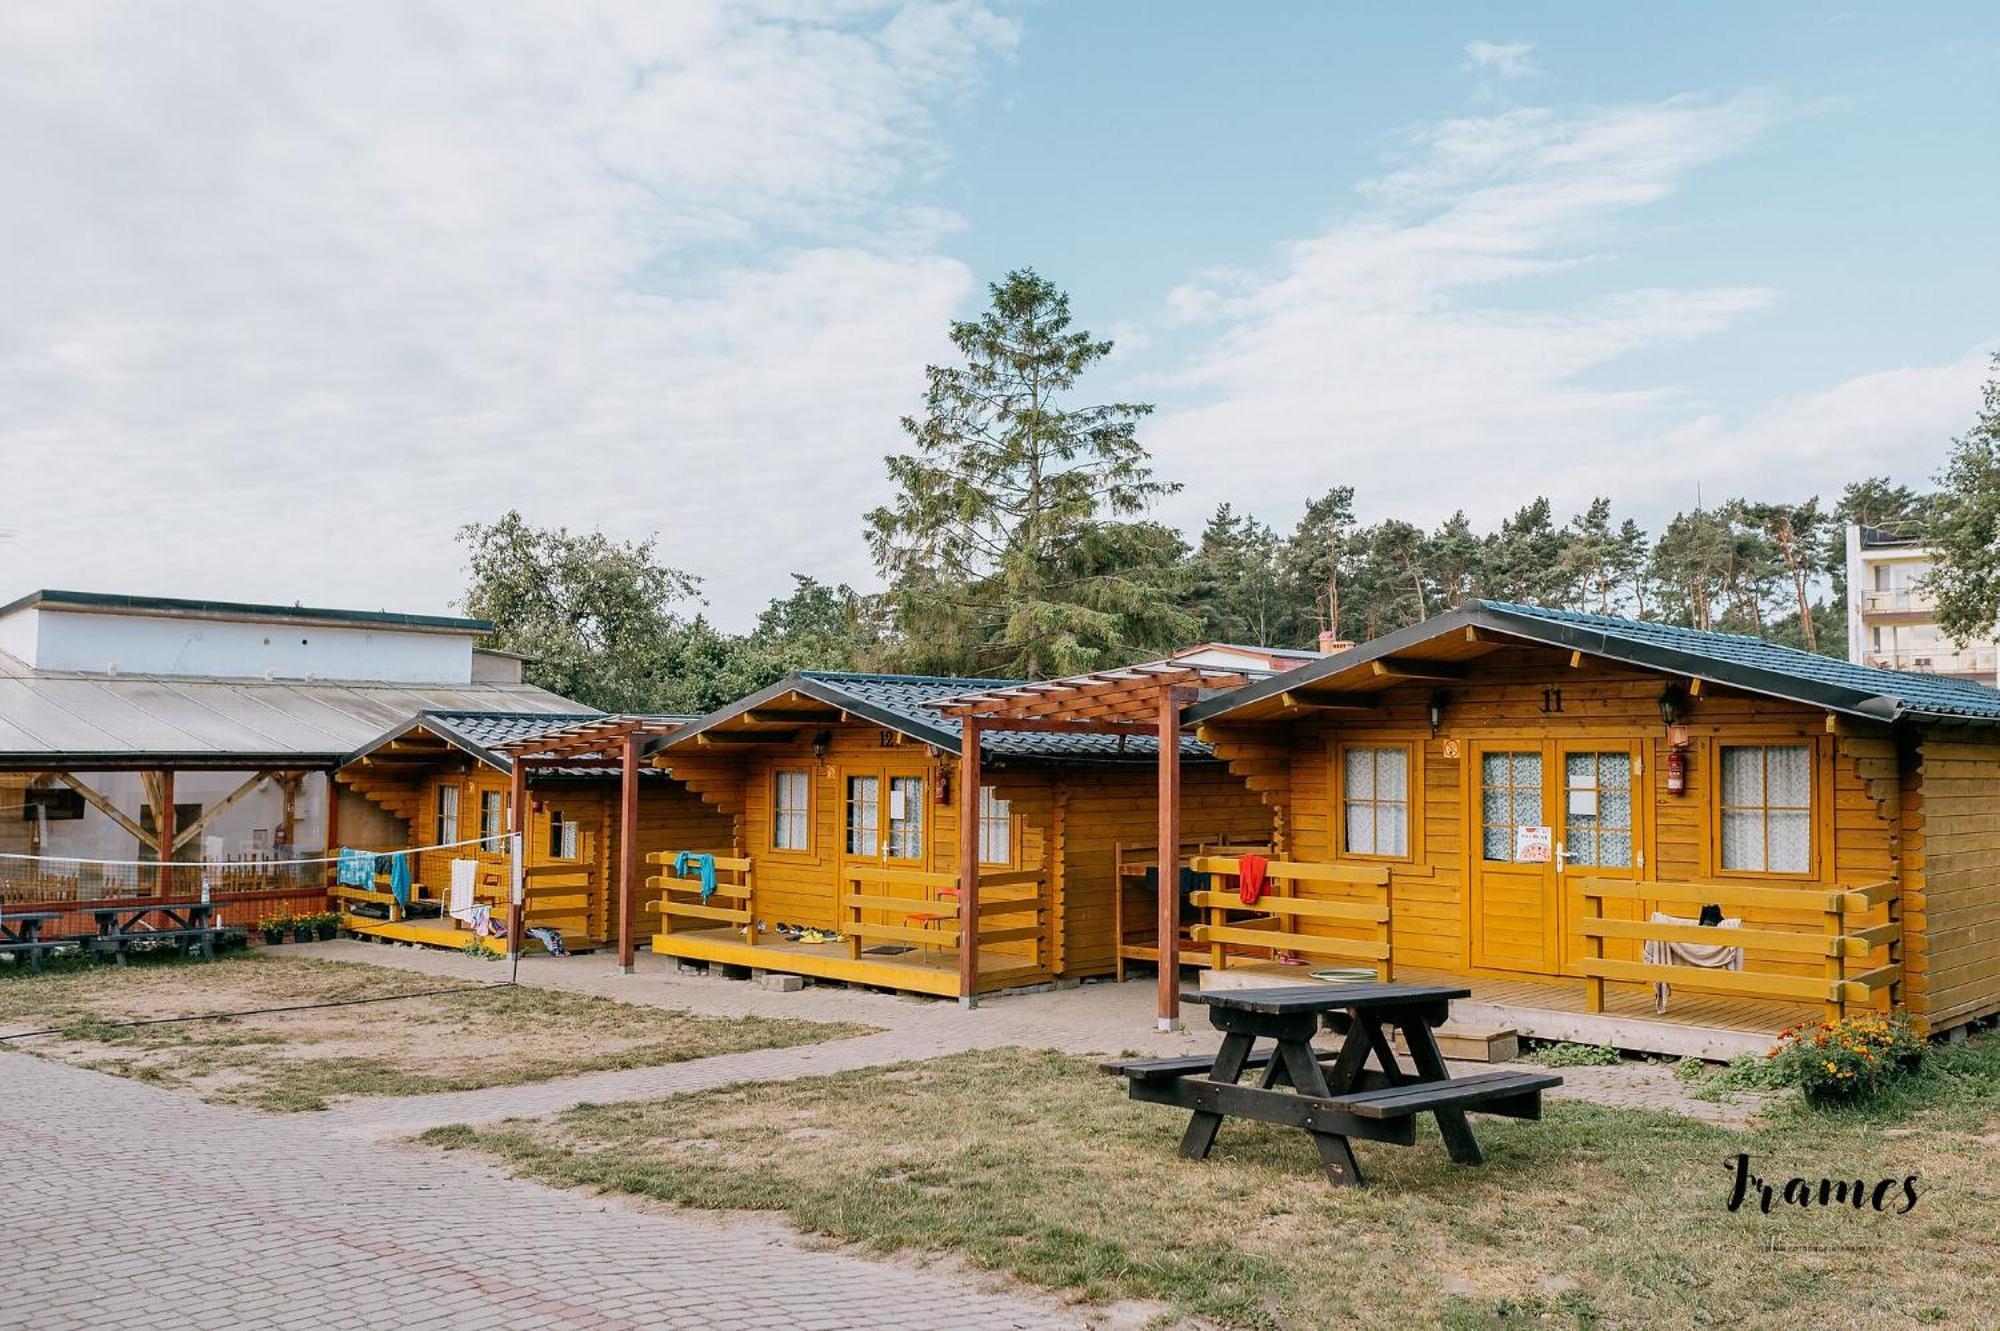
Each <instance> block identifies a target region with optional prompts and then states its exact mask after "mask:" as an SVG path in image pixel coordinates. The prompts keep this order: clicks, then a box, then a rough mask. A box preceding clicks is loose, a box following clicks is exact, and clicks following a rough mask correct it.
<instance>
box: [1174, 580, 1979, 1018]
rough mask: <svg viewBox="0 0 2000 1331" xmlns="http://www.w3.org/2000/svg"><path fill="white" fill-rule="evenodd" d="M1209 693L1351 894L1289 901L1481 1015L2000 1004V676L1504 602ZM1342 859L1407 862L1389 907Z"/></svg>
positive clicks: (1770, 1013) (1208, 717)
mask: <svg viewBox="0 0 2000 1331" xmlns="http://www.w3.org/2000/svg"><path fill="white" fill-rule="evenodd" d="M1186 718H1187V719H1188V720H1189V721H1191V722H1192V723H1193V724H1194V725H1195V727H1196V733H1197V734H1198V735H1199V736H1200V737H1201V738H1202V739H1203V740H1204V741H1205V742H1207V743H1208V744H1209V745H1211V746H1212V747H1213V751H1214V752H1215V753H1216V754H1217V755H1218V756H1219V757H1221V758H1222V759H1224V760H1225V761H1226V762H1227V763H1228V764H1229V766H1230V768H1231V769H1232V770H1234V771H1236V772H1238V773H1239V774H1242V775H1244V776H1245V777H1246V779H1250V778H1254V779H1255V781H1256V784H1257V785H1258V788H1259V791H1260V794H1261V797H1262V798H1263V799H1264V800H1265V801H1266V802H1267V803H1268V804H1269V806H1270V809H1271V812H1272V815H1273V819H1274V824H1275V835H1276V840H1277V846H1278V850H1277V856H1278V858H1279V860H1280V861H1281V862H1284V863H1289V864H1295V865H1298V866H1301V867H1302V868H1303V869H1304V870H1305V872H1304V873H1303V874H1302V876H1300V877H1299V878H1298V879H1297V881H1296V882H1294V883H1292V884H1291V885H1290V886H1289V888H1288V889H1287V893H1286V894H1287V895H1288V896H1292V897H1296V898H1297V899H1299V900H1301V901H1306V902H1324V903H1331V908H1332V909H1333V910H1334V911H1335V912H1336V913H1335V915H1333V916H1330V917H1329V916H1321V917H1317V918H1315V917H1313V916H1311V915H1305V916H1295V917H1293V918H1292V920H1291V924H1290V927H1292V928H1294V929H1296V930H1298V931H1299V932H1301V933H1304V934H1322V935H1327V936H1330V937H1336V938H1344V939H1348V940H1352V941H1354V942H1355V943H1356V944H1357V945H1358V947H1359V949H1360V953H1361V955H1363V956H1368V955H1373V954H1372V953H1371V952H1370V950H1369V948H1368V944H1370V943H1371V942H1372V943H1374V944H1375V945H1377V947H1378V948H1379V953H1380V959H1379V961H1378V962H1375V963H1374V968H1375V969H1377V970H1378V971H1380V972H1383V973H1388V974H1392V975H1393V976H1394V977H1395V978H1398V979H1409V980H1413V981H1417V980H1428V979H1433V978H1437V977H1443V976H1452V977H1470V983H1471V985H1472V987H1473V989H1474V1001H1473V1002H1472V1003H1470V1004H1463V1003H1462V1004H1459V1005H1458V1006H1457V1008H1456V1009H1455V1012H1456V1014H1457V1015H1458V1017H1459V1018H1460V1019H1474V1020H1476V1019H1477V1017H1478V1016H1479V1015H1480V1014H1481V1013H1482V1012H1486V1011H1488V1010H1489V1009H1490V1015H1492V1016H1493V1017H1494V1018H1495V1019H1496V1020H1500V1021H1504V1022H1507V1023H1508V1024H1513V1025H1516V1026H1517V1027H1518V1028H1519V1029H1520V1030H1521V1031H1522V1033H1524V1034H1528V1035H1538V1036H1544V1037H1547V1038H1562V1039H1578V1040H1588V1041H1592V1042H1597V1043H1605V1044H1613V1045H1618V1046H1620V1047H1624V1048H1638V1049H1653V1050H1657V1051H1661V1052H1670V1053H1680V1054H1698V1055H1706V1056H1710V1057H1717V1056H1726V1055H1729V1054H1733V1053H1736V1052H1741V1051H1744V1050H1749V1049H1761V1048H1762V1047H1763V1046H1764V1045H1765V1044H1767V1043H1768V1042H1769V1038H1770V1034H1771V1032H1773V1031H1775V1030H1777V1029H1779V1028H1781V1027H1783V1026H1786V1025H1789V1024H1792V1023H1794V1022H1796V1021H1798V1020H1800V1019H1816V1018H1819V1017H1820V1016H1822V1015H1835V1014H1840V1013H1847V1012H1854V1011H1857V1010H1862V1009H1886V1008H1890V1007H1892V1006H1895V1007H1902V1008H1905V1009H1907V1010H1908V1011H1909V1012H1910V1013H1911V1014H1913V1015H1914V1017H1915V1018H1916V1019H1917V1020H1918V1021H1919V1022H1920V1023H1921V1024H1922V1025H1923V1026H1924V1027H1925V1028H1926V1029H1927V1030H1929V1031H1931V1032H1942V1031H1947V1030H1950V1029H1951V1028H1953V1027H1957V1026H1962V1025H1964V1024H1966V1023H1968V1022H1972V1021H1974V1020H1976V1019H1979V1018H1981V1017H1985V1016H1988V1015H1990V1014H1992V1013H1994V1012H1996V1011H2000V872H1997V871H2000V691H1996V690H1993V689H1990V688H1986V687H1984V686H1982V685H1978V684H1974V683H1969V682H1963V681H1956V680H1950V679H1943V678H1938V677H1934V676H1927V675H1913V674H1904V673H1900V672H1893V671H1885V670H1878V669H1872V668H1867V667H1862V666H1856V665H1851V664H1849V663H1847V662H1844V661H1838V660H1833V659H1830V658H1827V657H1822V656H1817V655H1812V654H1809V653H1806V652H1801V651H1794V650H1790V649H1787V648H1782V647H1775V646H1772V645H1769V644H1767V643H1765V642H1762V641H1761V640H1758V639H1755V638H1749V637H1742V636H1737V635H1731V634H1722V633H1710V632H1697V631H1693V630H1687V629H1679V628H1673V627H1668V626H1664V625H1659V624H1651V623H1642V622H1637V621H1632V620H1627V619H1620V618H1615V617H1610V616H1603V615H1588V614H1573V613H1568V612H1563V611H1556V610H1544V609H1536V608H1530V607H1524V606H1518V605H1510V604H1504V603H1499V602H1490V601H1480V602H1472V603H1469V604H1468V605H1467V606H1465V607H1464V608H1462V609H1459V610H1456V611H1453V612H1451V613H1448V614H1444V615H1440V616H1437V617H1435V618H1433V619H1430V620H1427V621H1425V622H1424V623H1422V624H1419V625H1416V626H1414V627H1412V628H1409V629H1405V630H1403V631H1401V632H1398V633H1394V634H1390V635H1388V636H1387V637H1384V638H1381V639H1378V640H1376V641H1374V642H1371V643H1369V644H1366V645H1365V646H1362V647H1360V648H1356V649H1353V650H1350V651H1347V652H1344V653H1342V654H1339V655H1337V656H1333V657H1329V658H1327V659H1324V660H1321V661H1318V662H1315V663H1313V664H1310V665H1307V666H1304V667H1301V668H1299V669H1295V670H1292V671H1289V672H1287V673H1285V674H1283V675H1279V676H1276V677H1273V678H1270V679H1267V680H1264V681H1261V682H1256V683H1251V684H1249V685H1246V686H1245V687H1243V688H1241V689H1237V690H1234V691H1232V692H1229V693H1225V694H1221V695H1218V696H1213V697H1210V698H1207V699H1204V700H1202V701H1199V702H1196V703H1194V704H1193V705H1191V706H1190V707H1189V708H1188V709H1187V712H1186ZM1328 869H1341V870H1351V871H1361V872H1372V873H1373V874H1376V875H1379V876H1381V878H1384V879H1386V889H1387V899H1386V902H1385V903H1383V904H1386V906H1387V910H1386V912H1381V914H1382V915H1383V916H1385V918H1380V919H1379V921H1378V920H1377V919H1376V916H1374V915H1371V914H1367V913H1366V912H1367V910H1369V909H1373V908H1374V907H1375V903H1376V902H1377V901H1378V897H1377V896H1376V893H1377V890H1378V889H1377V888H1375V887H1374V886H1372V885H1371V883H1370V882H1368V881H1364V880H1363V879H1361V878H1359V877H1356V876H1354V875H1352V874H1350V875H1348V876H1346V877H1337V878H1334V879H1327V878H1325V877H1324V876H1322V875H1323V874H1324V872H1325V871H1326V870H1328ZM1341 912H1350V913H1347V914H1342V913H1341ZM1704 913H1706V914H1707V915H1708V916H1709V917H1710V918H1711V919H1713V918H1715V917H1717V916H1719V917H1721V919H1722V921H1723V924H1722V926H1721V927H1715V926H1710V925H1703V924H1700V923H1697V921H1698V920H1700V919H1701V918H1702V916H1703V915H1704ZM1229 918H1230V913H1229V912H1225V911H1222V910H1218V911H1216V912H1215V920H1216V922H1217V923H1218V924H1219V925H1220V926H1221V927H1223V928H1224V929H1227V928H1228V920H1229ZM1236 951H1237V950H1234V949H1226V948H1225V949H1220V952H1221V953H1222V955H1219V956H1218V958H1217V960H1218V962H1219V963H1220V966H1221V968H1222V969H1223V970H1225V971H1226V970H1228V969H1230V968H1231V967H1232V965H1233V966H1235V967H1236V968H1238V969H1242V970H1248V971H1252V972H1254V971H1255V970H1256V969H1257V968H1259V967H1260V966H1263V965H1265V964H1266V963H1265V962H1263V961H1260V960H1258V959H1256V956H1255V953H1254V950H1248V949H1245V950H1243V951H1250V952H1251V953H1252V955H1251V956H1249V957H1244V958H1241V959H1238V958H1237V956H1236V955H1234V954H1235V952H1236ZM1265 955H1267V956H1268V954H1265ZM1704 959H1705V962H1704ZM1214 975H1215V972H1211V973H1210V976H1209V977H1205V978H1210V979H1211V980H1213V977H1214ZM1242 978H1244V979H1246V980H1247V979H1249V978H1251V977H1249V976H1245V977H1242ZM1661 983H1664V984H1666V985H1667V986H1668V989H1667V991H1666V992H1667V998H1666V1002H1665V1006H1664V1011H1661V1010H1659V1006H1660V1005H1659V1002H1658V998H1659V995H1658V993H1657V992H1656V990H1655V986H1656V985H1657V984H1661Z"/></svg>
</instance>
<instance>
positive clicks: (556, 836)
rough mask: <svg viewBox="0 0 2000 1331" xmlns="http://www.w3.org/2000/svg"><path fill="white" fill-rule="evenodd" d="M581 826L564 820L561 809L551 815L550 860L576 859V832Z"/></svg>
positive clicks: (553, 811)
mask: <svg viewBox="0 0 2000 1331" xmlns="http://www.w3.org/2000/svg"><path fill="white" fill-rule="evenodd" d="M578 826H579V824H577V823H572V822H570V821H569V820H568V819H566V818H564V817H563V815H562V810H561V809H555V810H552V811H551V812H550V813H549V858H550V859H552V860H573V859H575V858H576V831H577V827H578Z"/></svg>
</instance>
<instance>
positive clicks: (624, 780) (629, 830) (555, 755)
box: [495, 715, 687, 975]
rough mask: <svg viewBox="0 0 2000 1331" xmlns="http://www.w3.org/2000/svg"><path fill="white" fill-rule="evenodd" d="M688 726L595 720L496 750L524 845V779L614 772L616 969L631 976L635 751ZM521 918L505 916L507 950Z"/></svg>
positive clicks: (681, 721)
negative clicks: (507, 773)
mask: <svg viewBox="0 0 2000 1331" xmlns="http://www.w3.org/2000/svg"><path fill="white" fill-rule="evenodd" d="M685 724H687V718H686V717H678V716H631V715H626V716H596V717H592V718H590V719H589V720H587V721H577V722H574V723H572V724H570V725H566V726H560V727H557V728H556V729H554V730H546V731H543V732H542V733H541V734H539V735H531V736H528V737H527V738H525V739H517V740H510V741H508V742H507V743H504V744H500V745H496V746H495V749H496V751H498V752H501V753H505V754H506V755H507V757H508V760H509V762H510V764H511V766H512V777H513V794H512V804H513V827H512V828H511V830H512V831H513V833H514V834H515V835H516V836H520V837H522V838H524V839H525V837H526V834H527V830H528V773H529V772H531V771H535V770H542V771H547V770H550V769H561V768H578V767H594V768H605V767H610V766H611V765H613V764H614V763H615V764H616V765H617V767H618V969H619V970H621V971H623V972H624V973H625V974H627V975H630V974H631V973H632V969H633V965H634V954H635V943H634V940H633V938H632V910H633V896H634V895H635V893H636V892H637V890H638V880H639V751H640V750H641V749H643V748H644V747H645V746H646V745H647V744H648V743H650V742H651V741H653V740H655V739H657V738H659V737H660V736H661V735H666V734H671V733H672V732H673V731H675V730H678V729H679V728H680V727H681V726H683V725H685ZM521 914H522V912H521V911H519V910H511V911H509V912H508V918H509V919H510V920H511V924H510V925H509V926H508V940H507V945H508V947H509V949H510V950H513V951H517V952H518V951H519V950H520V947H521Z"/></svg>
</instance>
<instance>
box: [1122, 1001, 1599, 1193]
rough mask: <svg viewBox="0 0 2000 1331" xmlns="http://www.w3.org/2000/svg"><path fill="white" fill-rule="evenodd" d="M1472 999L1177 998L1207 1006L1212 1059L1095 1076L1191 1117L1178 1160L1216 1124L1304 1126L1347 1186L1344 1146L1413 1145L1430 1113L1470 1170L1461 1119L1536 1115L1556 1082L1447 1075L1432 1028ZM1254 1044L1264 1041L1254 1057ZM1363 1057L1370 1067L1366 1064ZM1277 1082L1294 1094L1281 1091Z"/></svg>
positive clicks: (1467, 1133)
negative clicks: (1396, 1043) (1401, 1054)
mask: <svg viewBox="0 0 2000 1331" xmlns="http://www.w3.org/2000/svg"><path fill="white" fill-rule="evenodd" d="M1471 992H1472V991H1471V990H1469V989H1458V988H1452V987H1449V986H1444V985H1397V984H1313V985H1294V986H1286V987H1284V988H1262V989H1232V990H1224V991H1220V992H1214V993H1206V994H1183V995H1182V996H1181V997H1182V999H1183V1001H1185V1002H1189V1003H1199V1004H1206V1005H1207V1007H1208V1015H1209V1020H1210V1022H1212V1023H1213V1024H1214V1026H1215V1028H1216V1029H1217V1030H1219V1031H1221V1032H1222V1033H1223V1034H1222V1047H1221V1048H1220V1049H1218V1050H1217V1051H1216V1054H1215V1057H1214V1058H1213V1059H1210V1058H1203V1057H1194V1058H1139V1059H1123V1060H1120V1061H1117V1062H1112V1063H1106V1064H1104V1065H1103V1070H1104V1071H1105V1072H1108V1073H1113V1074H1115V1075H1117V1076H1121V1077H1124V1078H1125V1079H1126V1082H1127V1085H1128V1087H1129V1090H1130V1093H1131V1096H1132V1098H1133V1099H1135V1100H1145V1101H1149V1102H1151V1103H1154V1104H1168V1105H1178V1106H1180V1107H1181V1108H1184V1109H1190V1110H1192V1111H1194V1112H1193V1116H1192V1117H1191V1118H1190V1120H1189V1122H1188V1126H1187V1132H1186V1134H1185V1135H1184V1136H1183V1137H1182V1138H1181V1154H1182V1155H1183V1156H1185V1157H1187V1158H1188V1159H1190V1160H1201V1159H1205V1158H1206V1157H1207V1156H1208V1152H1209V1149H1210V1148H1211V1147H1213V1146H1214V1145H1215V1137H1216V1133H1217V1132H1219V1131H1220V1130H1221V1128H1222V1121H1223V1119H1225V1118H1227V1117H1231V1116H1234V1117H1237V1118H1248V1119H1255V1120H1257V1121H1259V1122H1263V1123H1278V1124H1282V1125H1284V1126H1287V1127H1296V1128H1301V1129H1303V1130H1304V1131H1305V1132H1306V1134H1307V1135H1308V1136H1310V1137H1311V1138H1312V1139H1313V1144H1314V1146H1315V1147H1317V1148H1318V1150H1319V1159H1320V1167H1321V1168H1322V1169H1323V1170H1324V1171H1325V1172H1326V1176H1327V1178H1328V1180H1329V1181H1330V1182H1332V1183H1333V1184H1335V1185H1336V1186H1341V1187H1348V1186H1355V1185H1358V1184H1360V1183H1361V1181H1362V1177H1361V1166H1360V1165H1359V1164H1358V1163H1357V1162H1356V1160H1355V1158H1354V1150H1353V1147H1352V1146H1351V1145H1350V1144H1349V1139H1351V1138H1357V1137H1358V1138H1360V1139H1361V1140H1363V1141H1379V1142H1391V1143H1394V1144H1395V1145H1398V1146H1409V1145H1412V1144H1414V1143H1415V1141H1416V1119H1417V1116H1418V1115H1420V1114H1430V1115H1432V1116H1433V1117H1435V1118H1436V1119H1437V1124H1438V1130H1439V1131H1440V1132H1441V1133H1442V1134H1443V1136H1444V1142H1445V1149H1446V1150H1447V1151H1448V1152H1449V1153H1450V1155H1451V1158H1452V1159H1453V1160H1454V1161H1456V1162H1457V1163H1459V1164H1462V1165H1476V1164H1479V1163H1480V1162H1481V1161H1482V1160H1484V1158H1485V1157H1484V1156H1483V1155H1481V1154H1480V1150H1479V1142H1478V1140H1477V1139H1476V1138H1475V1137H1474V1136H1473V1135H1472V1127H1471V1125H1470V1123H1468V1121H1467V1120H1466V1114H1467V1113H1468V1112H1477V1113H1482V1114H1498V1115H1502V1116H1504V1117H1509V1118H1529V1119H1533V1118H1540V1117H1541V1115H1542V1092H1543V1091H1545V1090H1548V1089H1549V1088H1550V1087H1554V1086H1560V1085H1562V1078H1561V1077H1558V1076H1554V1075H1553V1074H1550V1073H1546V1072H1540V1071H1535V1072H1527V1071H1519V1072H1488V1073H1480V1074H1478V1075H1475V1076H1470V1077H1453V1076H1452V1075H1451V1073H1450V1071H1449V1070H1448V1069H1447V1068H1446V1067H1445V1065H1444V1056H1443V1055H1442V1054H1441V1053H1440V1052H1439V1051H1438V1045H1437V1037H1436V1035H1435V1034H1434V1033H1433V1028H1435V1027H1437V1026H1440V1025H1442V1024H1443V1023H1444V1021H1445V1018H1446V1017H1448V1016H1449V1015H1450V1013H1451V1002H1452V1000H1453V999H1455V998H1467V997H1470V996H1471ZM1322 1025H1324V1026H1325V1028H1326V1029H1328V1030H1330V1031H1332V1032H1334V1033H1335V1034H1336V1035H1338V1036H1340V1037H1341V1043H1340V1047H1339V1049H1338V1050H1336V1051H1333V1052H1331V1053H1323V1052H1321V1051H1319V1050H1317V1049H1315V1048H1314V1047H1313V1045H1312V1038H1313V1036H1314V1035H1315V1034H1317V1033H1318V1031H1319V1030H1320V1028H1321V1026H1322ZM1392 1030H1400V1031H1401V1032H1402V1033H1403V1041H1404V1044H1405V1046H1406V1047H1407V1048H1408V1049H1409V1051H1410V1062H1411V1063H1412V1064H1413V1065H1414V1067H1415V1071H1414V1073H1412V1072H1410V1071H1406V1070H1405V1069H1404V1068H1403V1066H1402V1064H1401V1063H1399V1062H1398V1061H1397V1059H1396V1054H1395V1051H1394V1049H1393V1048H1392V1047H1391V1046H1390V1043H1389V1032H1390V1031H1392ZM1260 1039H1268V1040H1270V1041H1271V1046H1270V1047H1269V1048H1267V1049H1263V1050H1258V1049H1257V1048H1256V1047H1255V1046H1256V1043H1257V1041H1258V1040H1260ZM1371 1058H1372V1059H1373V1060H1374V1061H1375V1066H1374V1067H1370V1066H1368V1063H1369V1060H1370V1059H1371ZM1252 1068H1261V1069H1263V1075H1262V1077H1261V1079H1260V1080H1259V1082H1258V1083H1257V1084H1256V1085H1254V1086H1246V1085H1242V1084H1240V1083H1241V1082H1242V1078H1243V1074H1244V1073H1245V1072H1246V1071H1248V1070H1250V1069H1252ZM1286 1085H1289V1086H1290V1087H1291V1088H1292V1089H1291V1090H1289V1091H1287V1090H1283V1089H1281V1087H1283V1086H1286Z"/></svg>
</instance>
